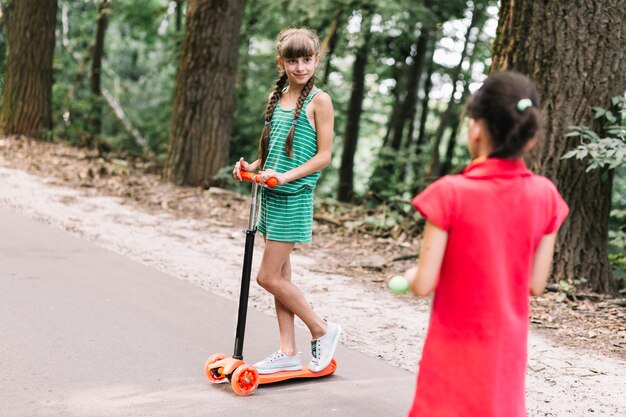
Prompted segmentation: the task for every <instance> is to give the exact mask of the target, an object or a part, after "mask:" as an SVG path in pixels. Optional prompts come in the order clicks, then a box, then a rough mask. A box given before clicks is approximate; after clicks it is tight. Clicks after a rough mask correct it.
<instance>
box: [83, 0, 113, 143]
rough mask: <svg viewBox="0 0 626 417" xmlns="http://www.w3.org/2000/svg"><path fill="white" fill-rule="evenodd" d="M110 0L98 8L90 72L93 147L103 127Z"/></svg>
mask: <svg viewBox="0 0 626 417" xmlns="http://www.w3.org/2000/svg"><path fill="white" fill-rule="evenodd" d="M111 3H112V2H111V1H109V0H104V1H103V2H102V3H100V8H99V9H98V20H97V23H96V39H95V41H94V44H93V59H92V61H91V73H90V74H89V85H90V88H91V96H92V100H93V106H92V108H91V114H92V117H91V134H90V135H89V139H88V143H87V144H86V145H87V147H89V148H92V147H93V146H94V145H95V143H96V141H97V138H98V136H99V135H100V130H101V128H102V86H101V71H102V58H103V57H104V37H105V34H106V30H107V26H108V24H109V14H110V13H111V6H112V4H111Z"/></svg>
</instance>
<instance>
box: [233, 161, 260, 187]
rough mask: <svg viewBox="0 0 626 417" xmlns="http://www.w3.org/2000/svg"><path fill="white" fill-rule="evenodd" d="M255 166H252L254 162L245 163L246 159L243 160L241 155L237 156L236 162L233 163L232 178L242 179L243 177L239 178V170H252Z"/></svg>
mask: <svg viewBox="0 0 626 417" xmlns="http://www.w3.org/2000/svg"><path fill="white" fill-rule="evenodd" d="M255 168H256V167H255V166H254V164H249V163H247V162H246V161H244V159H243V157H241V158H239V161H237V163H236V164H235V168H234V169H233V178H234V179H236V180H238V181H243V178H241V171H249V172H252V171H254V169H255Z"/></svg>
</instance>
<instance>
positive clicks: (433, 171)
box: [425, 5, 485, 176]
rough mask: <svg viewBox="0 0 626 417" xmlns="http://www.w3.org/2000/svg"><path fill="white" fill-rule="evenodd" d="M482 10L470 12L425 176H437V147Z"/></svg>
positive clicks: (450, 112)
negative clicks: (470, 17) (471, 37)
mask: <svg viewBox="0 0 626 417" xmlns="http://www.w3.org/2000/svg"><path fill="white" fill-rule="evenodd" d="M484 13H485V12H484V8H482V7H478V5H476V6H475V7H474V10H473V11H472V20H471V22H470V24H469V26H468V27H467V32H466V33H465V42H464V43H463V51H462V52H461V59H460V60H459V64H458V65H457V66H456V67H455V68H454V69H453V70H452V74H450V76H451V78H452V94H451V95H450V101H448V107H446V110H445V111H444V112H443V114H442V115H441V120H440V122H439V127H437V131H436V132H435V137H434V138H433V147H432V150H431V154H430V162H429V164H428V166H427V167H426V170H425V174H426V175H427V176H436V175H438V174H439V171H440V170H441V158H440V156H439V145H440V144H441V139H442V138H443V134H444V132H445V130H446V128H447V127H448V124H449V122H450V116H451V115H452V111H453V109H454V107H455V106H456V100H455V99H454V95H455V94H456V88H457V82H458V81H459V76H460V75H461V70H462V69H463V61H465V57H466V56H467V52H468V48H469V45H470V35H471V33H472V30H473V29H474V28H475V27H476V25H477V24H478V22H479V21H481V20H482V15H483V14H484Z"/></svg>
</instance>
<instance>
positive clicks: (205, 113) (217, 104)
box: [164, 0, 245, 187]
mask: <svg viewBox="0 0 626 417" xmlns="http://www.w3.org/2000/svg"><path fill="white" fill-rule="evenodd" d="M244 3H245V0H232V1H224V0H221V1H218V0H190V1H189V3H188V5H187V17H186V22H185V37H184V40H183V44H182V53H181V58H180V67H179V70H178V74H177V77H176V93H175V97H174V107H173V115H172V123H171V128H170V135H169V149H168V155H167V162H166V167H165V172H164V176H165V178H166V179H167V180H169V181H171V182H173V183H175V184H179V185H190V186H205V187H206V186H209V185H210V180H211V177H212V176H213V175H214V174H215V173H217V171H218V170H219V169H220V168H222V167H223V166H225V165H226V164H227V163H228V152H229V146H230V139H231V137H230V136H231V127H232V120H233V112H234V86H235V77H236V74H237V52H238V47H239V31H240V26H241V22H242V18H243V9H244Z"/></svg>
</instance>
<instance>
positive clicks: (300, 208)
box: [257, 88, 321, 243]
mask: <svg viewBox="0 0 626 417" xmlns="http://www.w3.org/2000/svg"><path fill="white" fill-rule="evenodd" d="M320 91H321V90H320V89H319V88H316V89H314V90H312V91H311V92H310V93H309V95H308V97H307V98H306V99H305V100H304V104H303V105H302V111H301V112H300V116H299V117H298V121H297V124H296V129H295V131H294V136H293V157H289V156H288V155H287V152H286V151H285V139H286V138H287V133H288V132H289V129H290V128H291V122H292V119H293V109H291V110H284V109H282V108H281V107H280V101H279V102H278V104H277V105H276V108H275V109H274V114H273V115H272V130H271V132H270V144H269V152H268V156H267V160H266V161H265V166H264V167H263V169H273V170H274V171H276V172H280V173H283V172H287V171H289V170H291V169H293V168H296V167H299V166H300V165H302V164H304V163H305V162H307V161H308V160H309V159H311V158H313V156H315V154H317V133H316V132H315V129H313V127H312V126H311V123H310V122H309V118H308V117H307V115H306V107H307V106H308V104H309V103H310V102H311V100H312V99H313V97H315V95H316V94H317V93H319V92H320ZM319 176H320V171H317V172H314V173H312V174H310V175H307V176H306V177H302V178H298V179H297V180H295V181H292V182H288V183H286V184H282V185H278V186H276V187H275V188H273V189H269V188H266V187H263V188H262V189H261V204H260V206H261V207H260V211H259V218H258V225H257V229H258V230H259V232H261V233H263V234H264V235H265V237H266V239H269V240H275V241H279V242H306V243H309V242H311V234H312V227H313V189H314V188H315V184H316V183H317V179H318V178H319Z"/></svg>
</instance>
